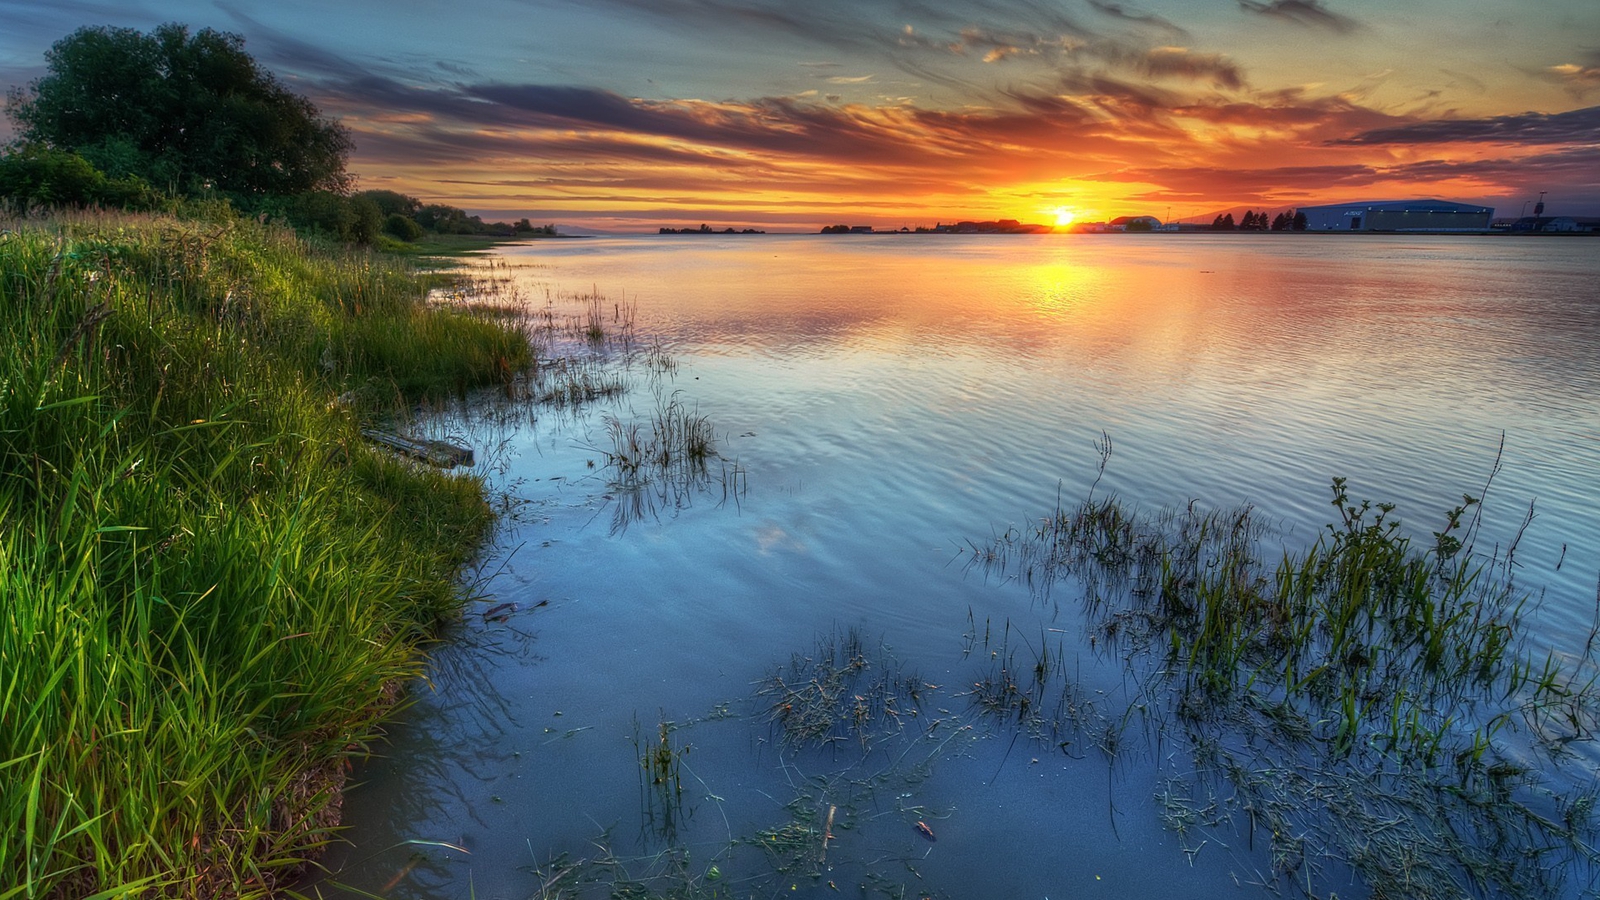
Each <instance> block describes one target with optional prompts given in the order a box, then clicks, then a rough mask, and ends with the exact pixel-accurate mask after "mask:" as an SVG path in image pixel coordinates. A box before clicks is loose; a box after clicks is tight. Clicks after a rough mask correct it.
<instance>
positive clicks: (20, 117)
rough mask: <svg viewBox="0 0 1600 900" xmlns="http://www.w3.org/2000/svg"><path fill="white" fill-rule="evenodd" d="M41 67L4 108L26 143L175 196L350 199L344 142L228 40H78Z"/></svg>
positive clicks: (83, 34)
mask: <svg viewBox="0 0 1600 900" xmlns="http://www.w3.org/2000/svg"><path fill="white" fill-rule="evenodd" d="M45 62H46V65H47V68H48V74H46V75H45V76H44V77H43V78H40V79H38V80H36V81H34V82H33V84H32V85H30V86H29V89H27V90H20V89H14V90H12V91H11V93H10V94H9V96H8V97H7V102H6V113H7V115H8V116H9V117H10V118H11V119H12V121H13V122H15V123H16V125H17V130H18V133H19V137H20V138H21V139H22V141H23V142H25V143H31V144H39V145H43V146H45V147H49V148H52V149H55V150H65V151H70V152H73V153H77V154H79V155H81V156H82V157H84V158H85V159H86V160H88V161H89V162H90V163H91V164H93V165H94V166H95V167H97V168H98V169H100V170H101V171H102V172H104V173H105V174H106V175H108V176H110V177H111V178H123V177H127V176H138V177H140V178H143V179H144V180H145V181H147V182H149V183H151V184H153V185H156V186H157V187H160V188H165V189H168V190H172V191H175V192H179V193H192V192H196V191H202V190H207V189H215V190H218V191H223V192H229V193H234V194H238V195H241V196H245V197H252V196H263V195H278V196H285V195H290V194H300V193H305V192H309V191H335V192H339V193H343V192H345V191H347V190H348V189H349V176H348V175H346V174H345V159H346V157H347V156H348V155H349V152H350V148H351V146H352V145H351V142H350V137H349V135H348V134H347V133H346V132H345V130H344V129H343V128H342V127H341V126H340V125H338V124H337V123H336V122H333V121H331V120H329V119H326V118H324V117H323V116H322V115H321V114H320V113H319V112H318V110H317V108H316V107H315V106H314V105H313V104H312V103H311V101H309V100H307V99H305V98H304V97H301V96H299V95H298V94H294V93H292V92H290V91H289V90H287V89H286V88H284V87H283V86H282V85H280V84H279V83H278V81H277V80H276V79H275V78H274V77H273V76H272V74H271V73H269V72H266V71H264V70H262V69H261V68H260V67H259V66H258V65H256V62H255V60H254V59H252V58H251V57H250V55H249V54H248V53H246V52H245V51H244V39H243V38H241V37H239V36H238V35H235V34H226V33H223V32H218V31H213V30H211V29H209V28H204V29H201V30H200V31H198V32H196V33H194V34H193V35H191V34H190V33H189V29H188V27H187V26H185V25H179V24H176V23H169V24H166V25H162V26H160V27H158V28H156V29H155V30H154V31H152V32H150V33H149V34H144V33H141V32H139V31H136V30H134V29H131V28H110V27H103V26H102V27H93V28H80V29H78V30H77V31H75V32H73V33H72V34H70V35H68V36H67V37H65V38H62V39H61V40H59V41H57V42H56V43H55V45H54V46H52V47H51V48H50V50H49V51H48V52H47V53H46V54H45Z"/></svg>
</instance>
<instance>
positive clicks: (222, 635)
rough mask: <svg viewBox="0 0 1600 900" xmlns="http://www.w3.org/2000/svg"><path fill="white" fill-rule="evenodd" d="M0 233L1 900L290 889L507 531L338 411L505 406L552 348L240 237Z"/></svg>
mask: <svg viewBox="0 0 1600 900" xmlns="http://www.w3.org/2000/svg"><path fill="white" fill-rule="evenodd" d="M0 227H3V229H4V234H3V235H0V347H3V350H0V523H3V528H0V671H3V672H4V673H5V674H4V682H3V688H0V723H3V726H0V885H3V887H0V897H3V898H6V900H14V898H23V897H27V898H37V897H88V896H108V897H109V896H136V895H141V894H147V895H151V896H156V895H168V896H178V895H181V896H196V897H201V896H213V895H238V896H259V895H264V894H266V893H267V892H268V891H270V890H272V889H273V888H274V887H275V886H279V885H281V884H283V883H284V882H285V880H286V879H288V878H290V877H292V876H293V874H294V873H295V872H296V871H297V870H298V869H300V868H301V867H302V866H303V864H304V861H305V860H306V859H307V858H308V856H310V855H311V854H314V853H315V852H316V850H317V848H318V846H319V845H321V844H323V843H324V842H326V841H327V840H329V837H330V835H331V834H332V830H331V829H332V827H333V825H334V824H335V822H336V820H337V814H338V796H339V788H340V785H341V783H342V780H343V777H344V772H345V767H346V763H347V761H348V759H349V758H350V757H351V755H352V754H354V753H358V752H360V750H361V748H362V747H364V746H365V745H366V744H367V742H369V741H370V740H371V739H372V736H373V734H374V728H375V725H376V722H377V720H378V718H379V717H380V715H381V713H382V710H383V709H384V708H385V706H388V705H392V703H393V702H394V700H395V693H394V692H393V691H392V690H391V686H392V685H394V684H396V683H398V682H399V681H400V680H403V679H405V678H408V677H410V676H412V675H415V674H416V673H417V672H418V671H419V668H420V656H419V653H418V652H417V646H418V644H419V642H423V641H426V640H428V639H429V637H430V636H431V635H432V634H433V633H434V628H435V626H436V624H437V623H438V622H439V621H440V620H441V619H442V618H444V617H447V616H449V615H452V614H453V613H454V611H455V610H456V609H457V608H458V604H459V602H460V596H459V593H458V592H459V588H458V585H457V583H456V581H455V577H456V572H457V569H458V567H459V566H460V564H461V563H463V562H464V561H465V560H466V559H467V558H468V556H470V554H471V553H472V552H473V550H474V548H475V547H476V545H477V543H478V541H479V540H480V538H481V536H482V535H483V534H484V533H485V531H486V529H488V528H489V526H490V524H491V521H492V517H491V514H490V512H489V509H488V507H487V505H486V504H485V502H484V499H483V490H482V485H481V483H480V482H479V481H478V480H476V479H474V478H471V477H462V476H453V475H443V474H440V473H437V472H434V471H430V470H426V469H424V468H419V467H417V466H414V465H412V464H410V463H407V462H403V461H400V460H397V459H395V458H393V457H391V456H389V455H387V454H386V453H384V452H383V451H380V450H377V449H374V448H372V447H370V446H368V445H367V444H366V443H365V442H364V441H362V440H361V439H360V437H359V435H358V430H359V427H360V424H361V422H360V418H361V416H360V415H359V414H358V413H357V412H355V411H353V410H351V409H350V408H348V407H345V406H342V405H340V404H336V403H332V402H330V401H331V399H332V398H333V397H335V396H337V395H338V394H340V393H342V392H346V391H349V390H352V389H355V388H359V387H361V386H364V385H368V384H369V383H371V382H372V380H374V379H376V380H377V381H378V382H381V383H382V384H384V385H388V387H386V388H373V393H374V394H375V395H378V396H384V395H387V396H400V397H405V398H408V399H418V398H423V397H437V396H449V395H452V394H454V393H456V392H459V391H463V390H467V389H471V388H474V387H476V386H480V385H489V384H495V383H500V382H504V381H506V380H508V379H511V378H514V377H516V376H517V375H518V374H519V373H520V372H521V370H523V369H524V368H526V366H527V365H528V364H529V363H530V361H531V351H530V349H529V346H528V343H527V338H526V335H525V334H524V333H522V332H521V331H520V329H518V328H516V327H509V328H508V327H506V324H505V322H504V320H500V319H498V318H496V319H491V318H487V317H484V316H482V315H476V314H473V313H471V312H470V311H469V312H465V313H463V312H462V311H458V310H451V309H446V308H440V307H437V306H434V305H430V304H427V303H425V302H424V286H423V285H422V284H421V283H420V282H419V281H418V280H417V279H416V278H415V277H414V273H413V272H412V271H411V270H410V269H409V267H407V266H406V265H404V264H402V263H398V262H393V261H389V260H385V259H383V258H380V257H376V256H372V255H368V254H360V253H349V252H345V251H338V250H331V249H319V248H317V247H313V246H310V245H308V244H306V243H304V242H302V241H300V240H298V239H296V238H295V237H294V236H293V235H292V234H290V233H289V232H287V231H283V230H278V229H273V228H265V227H261V226H259V225H257V224H256V223H253V222H246V221H241V220H238V219H235V218H232V217H229V216H223V215H211V216H209V217H201V218H189V219H179V218H170V217H138V216H122V215H97V214H86V215H78V216H65V217H58V218H52V219H44V220H33V219H30V220H12V221H6V222H0ZM375 405H379V404H377V403H376V401H375Z"/></svg>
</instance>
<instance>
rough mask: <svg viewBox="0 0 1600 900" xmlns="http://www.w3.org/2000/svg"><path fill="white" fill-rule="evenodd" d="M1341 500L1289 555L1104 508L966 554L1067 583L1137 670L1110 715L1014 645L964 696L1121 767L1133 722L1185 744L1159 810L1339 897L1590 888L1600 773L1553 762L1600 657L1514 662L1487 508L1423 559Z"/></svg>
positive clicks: (1225, 520)
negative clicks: (1569, 771) (1184, 778)
mask: <svg viewBox="0 0 1600 900" xmlns="http://www.w3.org/2000/svg"><path fill="white" fill-rule="evenodd" d="M1332 500H1333V504H1332V505H1333V507H1334V509H1335V511H1336V513H1337V521H1335V522H1334V523H1333V524H1331V525H1330V526H1329V527H1328V528H1327V529H1326V531H1325V532H1324V533H1323V534H1322V535H1321V536H1320V537H1319V538H1318V540H1317V541H1316V542H1315V543H1314V544H1313V546H1312V547H1311V548H1309V549H1308V550H1306V551H1304V552H1303V553H1298V554H1297V553H1292V552H1285V551H1282V550H1274V549H1272V544H1271V543H1270V542H1269V541H1268V540H1267V536H1268V535H1269V534H1270V529H1268V528H1267V527H1265V526H1264V525H1263V523H1262V522H1261V521H1260V519H1259V517H1258V515H1257V514H1256V513H1255V511H1254V510H1252V509H1249V508H1241V509H1235V510H1223V511H1206V510H1202V509H1200V508H1198V507H1197V506H1196V505H1193V504H1191V505H1190V506H1189V507H1188V508H1187V509H1184V510H1180V511H1175V512H1166V513H1162V514H1159V515H1153V516H1152V515H1145V514H1141V513H1139V512H1137V511H1135V510H1130V509H1128V508H1125V507H1124V506H1123V505H1122V504H1120V503H1119V502H1118V501H1117V500H1116V499H1115V498H1114V497H1111V498H1104V499H1098V500H1096V499H1092V498H1091V499H1089V500H1086V501H1084V502H1083V503H1082V504H1080V505H1078V506H1077V507H1075V508H1070V509H1058V510H1057V511H1056V512H1054V513H1053V514H1052V515H1051V516H1049V517H1048V518H1046V519H1044V520H1042V521H1041V522H1040V523H1039V524H1037V525H1035V526H1033V527H1032V528H1030V529H1028V530H1026V531H1018V530H1011V531H1008V532H1007V533H1006V534H1004V535H1002V536H1000V537H999V538H997V539H995V540H994V541H992V542H990V543H989V544H985V545H973V546H972V548H971V549H972V556H971V561H972V564H973V565H975V566H978V567H980V568H982V569H984V570H986V571H990V572H998V573H1004V574H1006V575H1008V576H1010V577H1015V578H1017V579H1019V580H1023V581H1025V582H1027V583H1028V584H1029V585H1030V586H1031V587H1032V588H1033V590H1034V591H1035V595H1036V596H1037V597H1038V598H1040V599H1041V600H1042V601H1044V602H1047V603H1049V602H1054V601H1053V599H1052V598H1051V588H1052V585H1055V584H1056V583H1058V582H1062V581H1064V580H1067V579H1071V581H1072V583H1073V584H1075V585H1076V587H1077V588H1078V589H1079V590H1080V591H1081V593H1082V598H1083V604H1084V608H1085V611H1086V616H1087V617H1086V622H1087V623H1088V628H1089V632H1088V635H1087V640H1088V642H1089V643H1090V645H1091V646H1093V647H1097V648H1098V649H1100V650H1101V651H1102V652H1104V653H1106V654H1111V655H1113V656H1115V657H1119V658H1121V659H1122V660H1123V661H1124V664H1125V665H1126V666H1127V668H1128V670H1129V671H1130V672H1133V673H1136V674H1137V675H1138V679H1137V684H1136V686H1135V688H1134V690H1133V691H1132V692H1131V693H1132V696H1131V697H1129V698H1127V699H1126V700H1125V701H1124V702H1123V703H1122V704H1121V709H1120V710H1119V709H1118V708H1117V704H1108V703H1107V702H1106V701H1105V700H1104V699H1096V700H1093V701H1090V700H1088V699H1087V698H1086V696H1085V693H1084V692H1083V691H1082V689H1081V688H1080V687H1079V686H1078V684H1077V682H1076V680H1075V678H1074V677H1073V675H1072V673H1070V672H1066V671H1065V670H1064V669H1062V668H1060V667H1059V666H1057V665H1055V663H1054V662H1053V661H1052V660H1051V659H1050V657H1049V656H1048V654H1047V652H1045V647H1046V644H1045V642H1044V641H1042V640H1041V641H1040V642H1039V644H1038V645H1037V646H1029V647H1028V648H1027V653H1028V654H1029V655H1031V656H1032V660H1033V662H1032V663H1031V665H1030V662H1029V657H1028V656H1027V655H1025V656H1023V658H1022V659H1021V661H1020V663H1019V661H1018V659H1017V657H1016V652H1015V651H1014V650H1013V649H1012V648H1010V647H1009V646H1002V647H1001V648H1000V649H999V650H998V651H996V653H997V656H996V659H997V660H998V662H996V663H994V671H993V672H992V673H991V674H990V675H989V676H987V677H986V678H984V679H982V680H980V682H979V683H978V685H977V689H976V690H975V691H974V693H973V697H974V702H975V703H976V704H977V705H978V708H979V709H980V710H982V711H983V712H984V713H986V714H988V715H991V716H994V717H995V718H996V719H997V720H999V721H1003V722H1009V723H1012V724H1015V725H1018V726H1020V727H1022V728H1024V729H1025V730H1026V731H1027V732H1028V733H1030V734H1032V735H1033V736H1035V737H1037V738H1040V739H1043V740H1048V741H1050V742H1052V743H1055V744H1057V745H1058V746H1059V747H1060V748H1061V749H1062V750H1063V752H1067V753H1071V752H1072V748H1073V747H1074V746H1086V745H1088V746H1099V747H1100V748H1101V749H1102V750H1104V751H1105V752H1106V753H1107V755H1108V756H1111V757H1114V756H1115V754H1116V749H1117V746H1118V741H1119V740H1120V739H1121V735H1122V733H1123V730H1124V729H1125V728H1126V727H1127V725H1128V724H1129V723H1130V722H1131V721H1141V722H1143V723H1144V724H1145V727H1146V730H1147V733H1150V734H1153V735H1154V736H1155V739H1157V740H1174V739H1177V740H1181V741H1183V742H1184V743H1185V744H1186V745H1187V746H1188V747H1189V749H1190V751H1191V752H1192V756H1193V762H1194V769H1193V771H1194V772H1195V773H1196V774H1195V775H1194V777H1193V778H1192V779H1189V781H1190V782H1191V783H1190V784H1188V785H1187V786H1186V787H1184V788H1182V789H1179V790H1176V791H1175V790H1174V789H1173V788H1172V787H1171V786H1170V785H1169V786H1168V788H1166V789H1164V791H1163V805H1164V807H1165V808H1166V810H1167V813H1166V814H1165V815H1166V818H1167V821H1168V822H1169V824H1173V825H1174V827H1175V828H1180V829H1183V830H1184V832H1185V837H1186V838H1187V837H1188V829H1189V828H1191V827H1193V826H1194V825H1195V823H1197V822H1198V821H1201V820H1204V821H1207V822H1211V823H1213V824H1214V823H1216V822H1218V821H1222V820H1227V821H1231V822H1233V823H1234V824H1235V825H1236V826H1238V827H1239V829H1240V830H1241V831H1242V832H1243V833H1244V834H1246V835H1247V836H1248V837H1249V839H1250V841H1251V842H1252V843H1254V842H1255V840H1256V839H1257V838H1258V837H1260V838H1261V839H1263V840H1264V841H1265V842H1266V844H1267V850H1268V857H1269V859H1270V871H1269V872H1265V873H1261V874H1260V876H1259V880H1260V882H1261V883H1262V884H1264V885H1268V886H1272V887H1276V888H1289V889H1299V890H1302V891H1303V892H1304V893H1306V894H1307V895H1308V896H1326V895H1327V893H1328V892H1329V891H1330V890H1337V887H1338V883H1339V880H1340V878H1342V877H1348V875H1347V874H1341V873H1348V872H1353V873H1355V874H1356V875H1358V876H1360V878H1361V879H1362V880H1363V881H1365V883H1366V885H1367V887H1368V889H1369V890H1371V891H1372V892H1373V895H1374V896H1408V897H1422V898H1447V897H1448V898H1455V897H1462V896H1483V897H1493V896H1506V897H1519V898H1520V897H1526V898H1530V900H1531V898H1534V897H1548V896H1556V895H1558V894H1559V893H1560V891H1561V890H1563V889H1565V888H1570V887H1572V886H1573V885H1572V884H1571V883H1569V881H1568V879H1569V877H1570V878H1577V879H1580V880H1579V882H1578V886H1579V887H1582V886H1583V885H1585V884H1587V885H1589V886H1590V887H1591V888H1592V885H1593V881H1592V879H1593V878H1594V874H1595V871H1596V868H1595V863H1596V862H1597V855H1596V852H1595V850H1594V849H1593V848H1594V839H1595V836H1596V831H1597V830H1596V827H1595V823H1594V820H1593V818H1592V811H1593V801H1594V798H1593V794H1592V788H1591V787H1589V782H1590V781H1591V780H1592V779H1590V778H1586V777H1583V776H1582V775H1578V776H1577V777H1576V778H1574V777H1572V776H1571V775H1568V776H1562V775H1560V774H1559V770H1560V769H1561V767H1562V764H1563V762H1564V761H1566V760H1567V759H1568V758H1569V757H1570V755H1571V754H1570V752H1569V751H1570V747H1569V745H1570V744H1572V743H1573V742H1577V741H1585V742H1586V741H1590V740H1592V739H1593V737H1594V735H1595V726H1596V723H1597V721H1600V718H1597V713H1600V706H1597V703H1596V699H1597V695H1596V692H1595V671H1596V670H1595V665H1594V661H1593V659H1592V658H1591V657H1589V656H1584V657H1583V658H1579V659H1567V660H1562V659H1558V658H1556V657H1554V656H1547V657H1544V658H1538V657H1534V656H1531V655H1530V654H1528V653H1526V652H1525V650H1524V649H1523V645H1522V640H1521V637H1520V632H1519V627H1520V623H1521V620H1522V616H1523V614H1524V612H1525V611H1526V603H1527V598H1526V597H1525V595H1524V594H1522V593H1521V592H1519V591H1518V590H1517V588H1516V585H1515V582H1514V579H1513V577H1512V576H1513V566H1512V560H1513V558H1514V554H1515V545H1514V544H1513V545H1512V546H1510V547H1508V548H1505V549H1504V550H1501V551H1500V552H1498V553H1497V554H1495V555H1492V556H1490V557H1488V558H1484V557H1481V556H1480V555H1477V554H1475V553H1473V552H1472V551H1471V547H1472V545H1473V542H1474V537H1475V528H1476V526H1477V523H1478V522H1479V521H1480V520H1479V518H1478V516H1477V509H1478V502H1479V501H1478V500H1477V499H1476V498H1474V497H1471V496H1466V497H1464V498H1463V502H1462V504H1461V505H1460V506H1459V507H1457V508H1454V509H1452V510H1449V511H1448V512H1447V513H1446V514H1445V516H1444V517H1443V519H1444V520H1443V524H1442V525H1441V526H1440V529H1439V531H1437V532H1433V533H1431V540H1429V541H1427V542H1424V543H1423V544H1421V545H1420V546H1419V545H1418V544H1416V543H1414V542H1413V540H1412V539H1411V538H1410V537H1408V536H1407V535H1406V533H1405V531H1404V530H1403V529H1402V528H1401V526H1400V523H1399V521H1398V519H1397V518H1396V516H1395V509H1394V507H1392V506H1390V505H1388V504H1372V503H1368V502H1360V503H1357V502H1354V501H1353V500H1351V499H1350V497H1349V495H1348V490H1347V487H1346V483H1345V482H1344V480H1343V479H1335V480H1334V482H1333V491H1332ZM970 631H974V632H975V631H976V629H975V628H973V629H970ZM1005 634H1006V637H1007V638H1009V636H1010V634H1011V629H1010V626H1009V623H1008V625H1007V629H1006V633H1005ZM1041 637H1042V636H1041ZM1593 643H1594V641H1593V638H1591V640H1590V644H1589V646H1590V648H1591V649H1592V647H1593ZM1058 655H1059V654H1058ZM1196 798H1206V799H1205V802H1197V800H1196ZM1219 798H1220V799H1219ZM1194 849H1197V848H1194Z"/></svg>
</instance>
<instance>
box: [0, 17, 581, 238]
mask: <svg viewBox="0 0 1600 900" xmlns="http://www.w3.org/2000/svg"><path fill="white" fill-rule="evenodd" d="M45 63H46V74H45V75H44V76H42V77H41V78H39V79H37V80H35V81H34V82H33V83H32V84H30V85H28V86H27V87H26V88H14V89H12V90H11V91H10V92H9V93H8V95H7V97H6V104H5V112H6V116H7V117H8V118H9V119H10V120H11V121H12V123H13V124H14V125H15V126H16V131H17V137H16V139H15V140H14V141H13V142H12V144H11V145H10V146H8V147H6V148H4V149H3V150H0V205H5V206H9V207H12V208H15V209H20V210H27V209H32V208H37V207H58V206H76V207H85V206H101V207H114V208H119V209H133V210H143V209H160V208H166V207H170V206H172V205H174V204H177V203H181V202H184V201H189V200H195V199H205V200H221V201H223V202H226V203H228V204H230V205H231V206H233V207H234V208H236V209H237V210H238V211H240V212H242V213H244V214H247V215H251V216H267V217H270V218H275V219H281V220H284V221H287V222H289V223H290V224H293V225H294V226H296V227H298V228H301V229H303V230H307V231H312V232H317V233H322V234H325V235H327V236H329V237H332V238H336V239H338V240H341V241H347V242H355V243H363V244H371V243H375V242H377V241H378V240H379V236H380V235H384V234H387V235H389V236H391V237H394V238H397V239H399V240H403V241H414V240H416V239H418V238H420V237H422V236H423V235H424V234H427V233H430V232H431V233H436V234H500V235H514V234H535V233H546V234H553V233H554V231H555V228H554V226H551V225H544V226H535V225H533V224H532V223H530V222H529V221H528V220H527V219H522V220H520V221H518V222H513V223H506V222H485V221H483V219H482V218H480V217H478V216H472V215H468V214H467V213H466V211H465V210H461V209H458V208H456V207H453V206H447V205H444V204H438V203H433V204H427V203H423V202H422V201H420V200H418V199H417V198H415V197H409V196H406V195H404V194H400V193H397V192H395V191H387V190H369V191H359V192H358V191H355V190H353V188H354V186H355V178H354V176H353V175H351V174H350V173H349V171H348V170H347V169H346V163H347V161H348V159H349V155H350V151H351V150H352V149H354V143H353V142H352V141H351V138H350V134H349V132H348V131H347V130H346V129H345V128H344V127H343V126H342V125H340V124H339V123H338V122H337V121H335V120H333V119H331V118H328V117H326V116H324V115H322V113H321V112H320V111H319V110H318V109H317V108H316V106H315V105H313V104H312V103H311V101H310V100H307V99H306V98H304V97H301V96H299V95H297V94H295V93H293V92H292V91H290V90H288V89H287V88H285V87H284V86H283V85H282V84H280V83H279V82H278V80H277V79H276V78H275V77H274V76H273V75H272V73H270V72H268V71H266V70H265V69H263V68H262V67H261V66H260V65H259V64H257V63H256V61H255V59H254V58H252V57H251V56H250V55H249V54H248V53H246V52H245V49H244V39H243V38H242V37H240V36H239V35H236V34H228V33H223V32H218V31H214V30H212V29H209V28H203V29H201V30H199V31H197V32H193V33H191V32H190V30H189V28H188V26H185V25H180V24H176V23H168V24H166V25H161V26H159V27H157V28H156V29H154V30H153V31H151V32H149V33H144V32H140V31H138V30H135V29H131V28H111V27H85V28H80V29H78V30H77V31H75V32H73V33H72V34H70V35H68V36H67V37H65V38H62V39H61V40H59V41H57V42H56V43H55V44H54V45H53V46H52V47H51V48H50V50H49V51H48V52H46V54H45Z"/></svg>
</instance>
